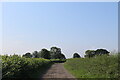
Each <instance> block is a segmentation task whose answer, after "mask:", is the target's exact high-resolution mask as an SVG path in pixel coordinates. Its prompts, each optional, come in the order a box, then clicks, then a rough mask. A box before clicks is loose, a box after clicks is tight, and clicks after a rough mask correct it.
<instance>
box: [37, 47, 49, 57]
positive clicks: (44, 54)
mask: <svg viewBox="0 0 120 80" xmlns="http://www.w3.org/2000/svg"><path fill="white" fill-rule="evenodd" d="M39 53H40V57H41V58H45V59H50V52H49V51H48V50H47V49H42V50H41V51H40V52H39Z"/></svg>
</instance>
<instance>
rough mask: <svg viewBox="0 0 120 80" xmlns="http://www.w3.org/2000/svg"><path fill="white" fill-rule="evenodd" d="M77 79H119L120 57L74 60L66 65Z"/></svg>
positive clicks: (103, 56) (102, 56)
mask: <svg viewBox="0 0 120 80" xmlns="http://www.w3.org/2000/svg"><path fill="white" fill-rule="evenodd" d="M119 62H120V61H119ZM64 66H65V68H66V69H67V70H68V71H70V73H72V74H73V75H74V76H75V77H76V78H118V77H120V76H119V74H118V72H119V70H118V55H110V56H107V55H101V56H96V57H92V58H72V59H68V60H67V62H65V64H64Z"/></svg>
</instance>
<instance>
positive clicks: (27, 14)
mask: <svg viewBox="0 0 120 80" xmlns="http://www.w3.org/2000/svg"><path fill="white" fill-rule="evenodd" d="M1 9H2V20H1V21H0V22H2V24H3V27H2V39H1V40H2V51H1V54H14V53H15V54H19V55H22V54H25V53H26V52H31V53H32V52H33V51H40V50H41V49H43V48H46V49H48V50H50V48H51V47H53V46H56V47H59V48H61V50H62V53H63V54H65V56H66V57H67V58H70V57H72V56H73V53H76V52H77V53H79V54H80V55H81V56H83V55H84V53H85V51H86V50H88V49H92V50H96V49H98V48H103V49H107V50H108V51H114V50H117V49H118V21H117V20H118V19H117V18H118V5H117V2H6V3H2V8H1Z"/></svg>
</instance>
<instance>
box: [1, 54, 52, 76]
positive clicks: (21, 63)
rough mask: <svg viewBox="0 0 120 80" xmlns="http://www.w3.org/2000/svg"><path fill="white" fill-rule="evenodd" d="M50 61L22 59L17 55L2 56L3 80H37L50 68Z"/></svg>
mask: <svg viewBox="0 0 120 80" xmlns="http://www.w3.org/2000/svg"><path fill="white" fill-rule="evenodd" d="M51 64H52V63H51V61H50V60H47V59H41V58H24V57H20V56H17V55H14V56H2V77H3V78H37V77H40V75H42V74H43V72H45V71H46V70H47V69H48V68H49V67H50V66H51Z"/></svg>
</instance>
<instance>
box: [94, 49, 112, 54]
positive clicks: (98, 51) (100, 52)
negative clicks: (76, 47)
mask: <svg viewBox="0 0 120 80" xmlns="http://www.w3.org/2000/svg"><path fill="white" fill-rule="evenodd" d="M109 53H110V52H108V51H107V50H105V49H97V50H96V51H95V55H103V54H107V55H109Z"/></svg>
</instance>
